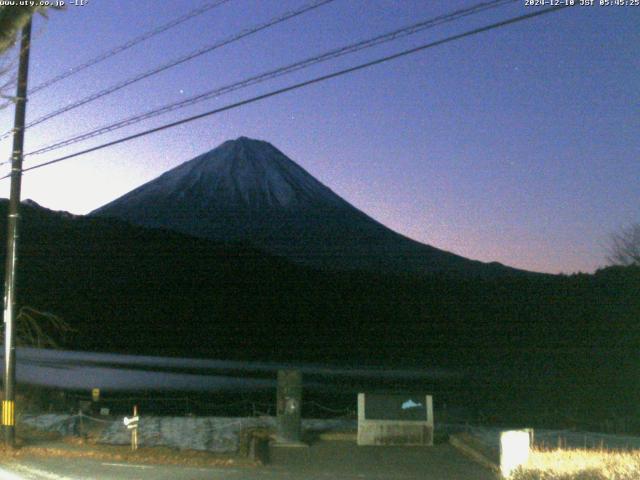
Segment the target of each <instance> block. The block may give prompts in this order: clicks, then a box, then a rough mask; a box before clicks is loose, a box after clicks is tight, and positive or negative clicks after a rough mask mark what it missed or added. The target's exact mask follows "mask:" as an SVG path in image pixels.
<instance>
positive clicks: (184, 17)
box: [29, 0, 231, 95]
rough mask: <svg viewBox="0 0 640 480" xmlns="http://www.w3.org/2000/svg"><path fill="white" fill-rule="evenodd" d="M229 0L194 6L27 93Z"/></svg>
mask: <svg viewBox="0 0 640 480" xmlns="http://www.w3.org/2000/svg"><path fill="white" fill-rule="evenodd" d="M229 1H231V0H218V1H215V2H209V3H207V4H205V5H202V6H201V7H198V8H195V9H193V10H191V11H190V12H187V13H185V14H184V15H182V16H180V17H178V18H176V19H174V20H172V21H170V22H168V23H165V24H164V25H160V26H159V27H157V28H155V29H153V30H150V31H148V32H146V33H143V34H142V35H140V36H138V37H135V38H133V39H131V40H129V41H128V42H125V43H123V44H122V45H118V46H117V47H114V48H112V49H111V50H108V51H106V52H104V53H102V54H100V55H98V56H97V57H94V58H92V59H91V60H88V61H87V62H85V63H82V64H80V65H77V66H75V67H73V68H70V69H69V70H67V71H66V72H64V73H61V74H60V75H57V76H55V77H52V78H50V79H49V80H46V81H44V82H42V83H40V84H39V85H36V86H35V87H33V88H31V89H29V95H33V94H35V93H36V92H39V91H40V90H44V89H45V88H47V87H50V86H51V85H53V84H54V83H58V82H59V81H60V80H63V79H65V78H67V77H70V76H71V75H75V74H76V73H78V72H81V71H82V70H85V69H87V68H89V67H91V66H93V65H95V64H97V63H100V62H102V61H104V60H106V59H108V58H111V57H113V56H114V55H117V54H119V53H122V52H124V51H125V50H128V49H130V48H131V47H133V46H135V45H137V44H139V43H141V42H144V41H145V40H148V39H150V38H152V37H155V36H156V35H159V34H161V33H163V32H166V31H167V30H170V29H172V28H173V27H177V26H178V25H180V24H181V23H184V22H186V21H187V20H190V19H192V18H194V17H197V16H199V15H202V14H203V13H206V12H208V11H209V10H212V9H214V8H216V7H219V6H220V5H222V4H224V3H227V2H229Z"/></svg>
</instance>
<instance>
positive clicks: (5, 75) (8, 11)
mask: <svg viewBox="0 0 640 480" xmlns="http://www.w3.org/2000/svg"><path fill="white" fill-rule="evenodd" d="M36 3H37V2H36ZM47 8H54V9H60V7H44V6H23V5H11V6H0V98H4V99H6V100H7V101H5V102H3V103H2V104H0V109H3V108H6V107H7V106H9V105H12V104H13V101H14V97H13V94H12V93H11V94H8V93H6V92H7V91H10V90H11V88H12V87H14V86H15V82H16V78H15V76H14V75H13V74H12V72H13V69H14V67H15V66H16V65H17V63H18V62H17V57H16V59H13V60H12V59H10V58H8V56H9V55H8V53H9V50H10V49H11V47H13V46H14V44H15V43H16V40H17V37H18V32H20V30H22V27H24V26H25V25H26V24H27V22H28V21H29V20H31V17H32V16H33V15H34V14H35V13H36V12H40V13H41V14H42V15H43V16H46V10H47Z"/></svg>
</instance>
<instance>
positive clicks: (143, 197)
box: [92, 137, 518, 275]
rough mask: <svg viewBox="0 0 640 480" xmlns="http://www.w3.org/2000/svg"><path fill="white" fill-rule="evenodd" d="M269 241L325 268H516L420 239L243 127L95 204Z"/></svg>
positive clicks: (184, 227)
mask: <svg viewBox="0 0 640 480" xmlns="http://www.w3.org/2000/svg"><path fill="white" fill-rule="evenodd" d="M92 215H98V216H112V217H117V218H121V219H124V220H126V221H129V222H131V223H133V224H137V225H142V226H147V227H163V228H169V229H173V230H176V231H179V232H183V233H187V234H190V235H195V236H198V237H202V238H208V239H213V240H216V241H239V242H247V243H250V244H252V245H254V246H255V247H257V248H259V249H263V250H266V251H268V252H270V253H273V254H276V255H281V256H285V257H287V258H289V259H292V260H294V261H296V262H299V263H304V264H309V265H313V266H316V267H321V268H324V269H338V270H342V269H347V270H353V269H365V270H374V271H382V272H385V271H388V272H409V273H420V274H432V273H442V272H445V273H451V274H463V275H467V274H469V275H495V274H510V273H516V272H518V271H517V270H514V269H509V268H507V267H504V266H502V265H499V264H495V263H494V264H483V263H481V262H477V261H472V260H469V259H466V258H463V257H460V256H458V255H454V254H452V253H449V252H445V251H443V250H439V249H436V248H434V247H431V246H428V245H424V244H421V243H418V242H415V241H413V240H410V239H408V238H406V237H404V236H402V235H400V234H398V233H396V232H393V231H392V230H390V229H388V228H387V227H385V226H384V225H382V224H380V223H378V222H377V221H375V220H373V219H372V218H370V217H369V216H367V215H366V214H364V213H363V212H361V211H360V210H358V209H356V208H355V207H353V206H351V205H350V204H349V203H348V202H346V201H345V200H343V199H342V198H340V197H339V196H338V195H336V194H335V193H333V192H332V191H331V190H330V189H329V188H327V187H326V186H324V185H323V184H322V183H320V182H319V181H317V180H316V179H315V178H313V177H312V176H311V175H310V174H309V173H307V172H306V171H305V170H304V169H302V168H301V167H300V166H298V165H297V164H296V163H294V162H293V161H292V160H290V159H289V158H287V157H286V156H285V155H284V154H283V153H282V152H280V151H279V150H278V149H276V148H275V147H273V146H272V145H271V144H269V143H267V142H263V141H258V140H252V139H249V138H246V137H240V138H238V139H237V140H233V141H227V142H225V143H223V144H222V145H220V146H219V147H217V148H216V149H214V150H212V151H210V152H208V153H205V154H203V155H200V156H198V157H196V158H194V159H192V160H190V161H188V162H186V163H184V164H182V165H180V166H178V167H176V168H174V169H172V170H170V171H168V172H166V173H164V174H163V175H161V176H160V177H158V178H157V179H155V180H152V181H151V182H148V183H146V184H145V185H142V186H141V187H139V188H137V189H135V190H133V191H131V192H130V193H128V194H126V195H124V196H122V197H120V198H118V199H117V200H115V201H113V202H111V203H109V204H107V205H105V206H103V207H101V208H99V209H98V210H96V211H94V212H92Z"/></svg>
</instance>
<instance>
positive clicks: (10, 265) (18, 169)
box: [2, 21, 31, 447]
mask: <svg viewBox="0 0 640 480" xmlns="http://www.w3.org/2000/svg"><path fill="white" fill-rule="evenodd" d="M30 47H31V21H29V22H28V23H27V24H26V25H25V26H24V27H23V29H22V40H21V42H20V66H19V67H18V88H17V94H16V111H15V121H14V130H13V152H12V155H11V193H10V195H9V214H8V218H7V252H6V253H7V258H6V264H5V271H4V276H5V281H4V376H3V380H4V398H3V400H2V425H3V428H4V438H5V443H6V444H7V446H9V447H13V446H14V445H15V435H16V431H15V430H16V421H15V394H16V392H15V385H16V346H15V321H16V312H15V306H16V305H15V303H16V263H17V253H18V223H19V220H20V213H19V212H20V188H21V183H22V157H23V147H24V125H25V115H26V111H27V77H28V73H29V50H30Z"/></svg>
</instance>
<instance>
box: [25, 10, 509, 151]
mask: <svg viewBox="0 0 640 480" xmlns="http://www.w3.org/2000/svg"><path fill="white" fill-rule="evenodd" d="M515 1H517V0H492V1H489V2H484V3H480V4H476V5H474V6H472V7H468V8H465V9H460V10H456V11H455V12H452V13H448V14H444V15H440V16H438V17H435V18H431V19H428V20H423V21H420V22H418V23H414V24H412V25H409V26H407V27H403V28H400V29H397V30H394V31H391V32H388V33H385V34H382V35H378V36H376V37H373V38H370V39H367V40H362V41H359V42H356V43H353V44H350V45H347V46H344V47H340V48H336V49H333V50H329V51H327V52H325V53H322V54H320V55H315V56H313V57H309V58H306V59H304V60H301V61H298V62H295V63H292V64H289V65H287V66H284V67H280V68H277V69H274V70H270V71H267V72H265V73H262V74H259V75H255V76H252V77H249V78H245V79H243V80H240V81H238V82H235V83H232V84H229V85H226V86H223V87H218V88H215V89H213V90H208V91H206V92H204V93H201V94H199V95H196V96H193V97H190V98H187V99H185V100H181V101H179V102H174V103H171V104H169V105H165V106H163V107H160V108H156V109H153V110H150V111H148V112H146V113H143V114H138V115H134V116H131V117H128V118H125V119H123V120H119V121H117V122H115V123H111V124H108V125H106V126H102V127H99V128H97V129H93V130H90V131H88V132H84V133H82V134H79V135H74V136H72V137H69V138H66V139H63V140H58V141H55V142H53V143H50V144H49V145H46V146H43V147H41V148H38V149H37V150H34V151H32V152H29V153H27V155H39V154H43V153H46V152H50V151H53V150H57V149H59V148H62V147H66V146H68V145H72V144H75V143H78V142H81V141H84V140H88V139H90V138H93V137H96V136H99V135H102V134H105V133H108V132H112V131H114V130H118V129H120V128H124V127H127V126H130V125H133V124H136V123H139V122H141V121H144V120H148V119H150V118H153V117H156V116H159V115H162V114H164V113H168V112H171V111H175V110H178V109H181V108H184V107H187V106H191V105H195V104H197V103H200V102H203V101H205V100H208V99H211V98H214V97H219V96H221V95H224V94H227V93H231V92H233V91H236V90H239V89H242V88H246V87H248V86H251V85H256V84H258V83H262V82H264V81H267V80H271V79H274V78H277V77H280V76H282V75H285V74H288V73H292V72H295V71H298V70H301V69H303V68H307V67H310V66H312V65H315V64H318V63H321V62H325V61H327V60H332V59H335V58H338V57H341V56H343V55H347V54H350V53H354V52H357V51H360V50H364V49H366V48H371V47H374V46H377V45H380V44H382V43H386V42H390V41H393V40H397V39H398V38H402V37H405V36H408V35H412V34H415V33H418V32H421V31H423V30H426V29H428V28H433V27H435V26H438V25H441V24H444V23H447V22H451V21H454V20H458V19H460V18H463V17H466V16H470V15H474V14H477V13H480V12H482V11H485V10H488V9H492V8H496V7H500V6H503V5H505V4H508V3H514V2H515Z"/></svg>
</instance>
